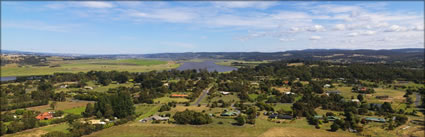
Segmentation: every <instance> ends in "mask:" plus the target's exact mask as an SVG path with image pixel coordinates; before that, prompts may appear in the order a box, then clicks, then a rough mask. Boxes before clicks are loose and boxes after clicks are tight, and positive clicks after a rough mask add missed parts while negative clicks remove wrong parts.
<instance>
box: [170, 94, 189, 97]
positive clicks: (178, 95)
mask: <svg viewBox="0 0 425 137" xmlns="http://www.w3.org/2000/svg"><path fill="white" fill-rule="evenodd" d="M171 96H172V97H187V96H189V95H183V94H172V95H171Z"/></svg>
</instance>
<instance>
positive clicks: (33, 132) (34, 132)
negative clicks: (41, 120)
mask: <svg viewBox="0 0 425 137" xmlns="http://www.w3.org/2000/svg"><path fill="white" fill-rule="evenodd" d="M68 127H69V125H68V124H67V123H62V124H54V125H48V126H44V127H40V128H34V129H29V130H25V131H22V132H18V133H15V134H6V135H4V136H5V137H39V136H41V135H44V134H46V133H48V132H52V131H62V132H65V133H67V132H68V130H67V128H68Z"/></svg>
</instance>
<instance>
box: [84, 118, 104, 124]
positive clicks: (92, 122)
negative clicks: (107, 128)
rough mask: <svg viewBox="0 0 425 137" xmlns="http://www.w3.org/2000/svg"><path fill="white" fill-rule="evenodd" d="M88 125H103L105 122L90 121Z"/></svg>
mask: <svg viewBox="0 0 425 137" xmlns="http://www.w3.org/2000/svg"><path fill="white" fill-rule="evenodd" d="M88 123H89V124H92V125H105V124H106V122H103V121H100V120H99V119H94V120H90V121H89V122H88Z"/></svg>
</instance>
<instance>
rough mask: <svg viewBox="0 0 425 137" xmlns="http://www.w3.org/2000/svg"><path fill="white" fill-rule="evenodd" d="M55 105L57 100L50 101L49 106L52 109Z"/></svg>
mask: <svg viewBox="0 0 425 137" xmlns="http://www.w3.org/2000/svg"><path fill="white" fill-rule="evenodd" d="M56 105H57V102H56V101H53V102H52V103H50V108H51V109H53V110H55V108H56Z"/></svg>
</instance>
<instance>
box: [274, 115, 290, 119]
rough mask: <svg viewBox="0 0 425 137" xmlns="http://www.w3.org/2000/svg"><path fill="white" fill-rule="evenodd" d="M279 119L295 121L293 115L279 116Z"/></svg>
mask: <svg viewBox="0 0 425 137" xmlns="http://www.w3.org/2000/svg"><path fill="white" fill-rule="evenodd" d="M277 118H278V119H293V118H294V117H292V116H291V115H285V114H279V115H278V116H277Z"/></svg>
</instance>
